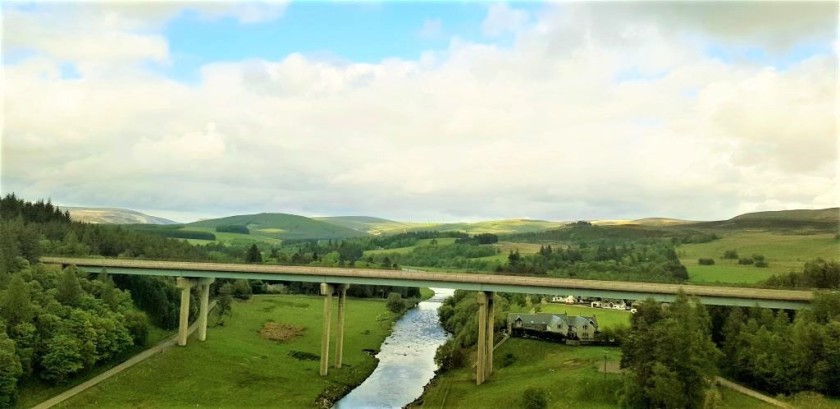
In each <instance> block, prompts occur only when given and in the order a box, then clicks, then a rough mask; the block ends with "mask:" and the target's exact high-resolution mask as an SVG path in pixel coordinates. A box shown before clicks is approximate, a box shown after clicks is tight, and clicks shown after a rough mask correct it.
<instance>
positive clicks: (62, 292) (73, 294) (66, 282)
mask: <svg viewBox="0 0 840 409" xmlns="http://www.w3.org/2000/svg"><path fill="white" fill-rule="evenodd" d="M56 289H57V290H58V292H57V293H56V294H55V298H56V299H57V300H58V302H60V303H62V304H64V305H71V306H75V305H78V304H79V301H81V299H82V293H83V291H82V286H81V285H80V284H79V277H78V276H77V275H76V267H75V266H70V267H67V268H65V269H64V272H63V273H62V274H61V278H60V279H59V280H58V284H57V286H56Z"/></svg>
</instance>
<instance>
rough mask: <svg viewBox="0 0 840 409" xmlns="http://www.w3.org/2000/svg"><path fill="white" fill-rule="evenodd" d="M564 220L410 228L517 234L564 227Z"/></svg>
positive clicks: (416, 228) (525, 220)
mask: <svg viewBox="0 0 840 409" xmlns="http://www.w3.org/2000/svg"><path fill="white" fill-rule="evenodd" d="M565 224H566V223H564V222H550V221H546V220H533V219H508V220H488V221H481V222H473V223H440V224H424V225H421V226H418V227H413V228H411V229H409V230H415V231H417V230H437V231H463V232H466V233H469V234H479V233H493V234H516V233H530V232H539V231H545V230H550V229H556V228H559V227H563V226H564V225H565Z"/></svg>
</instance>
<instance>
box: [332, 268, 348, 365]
mask: <svg viewBox="0 0 840 409" xmlns="http://www.w3.org/2000/svg"><path fill="white" fill-rule="evenodd" d="M349 287H350V285H349V284H341V285H339V286H338V328H336V334H335V367H336V368H341V363H342V361H343V360H344V310H345V304H346V303H347V289H348V288H349Z"/></svg>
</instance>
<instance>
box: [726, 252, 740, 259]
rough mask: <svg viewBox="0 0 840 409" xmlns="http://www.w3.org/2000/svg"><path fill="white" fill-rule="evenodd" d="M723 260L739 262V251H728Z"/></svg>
mask: <svg viewBox="0 0 840 409" xmlns="http://www.w3.org/2000/svg"><path fill="white" fill-rule="evenodd" d="M723 258H725V259H731V260H737V259H738V251H737V250H726V251H724V252H723Z"/></svg>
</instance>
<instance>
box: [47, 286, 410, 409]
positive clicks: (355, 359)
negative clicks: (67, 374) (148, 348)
mask: <svg viewBox="0 0 840 409" xmlns="http://www.w3.org/2000/svg"><path fill="white" fill-rule="evenodd" d="M333 308H335V305H334V306H333ZM233 312H234V315H233V317H232V318H229V319H227V320H226V321H225V325H224V326H215V327H212V328H208V334H207V341H206V342H199V341H197V340H196V339H194V338H191V339H190V341H189V343H188V345H187V346H186V347H184V348H174V349H172V350H170V351H168V352H166V353H164V354H160V355H158V356H155V357H152V358H150V359H148V360H147V361H145V362H143V363H141V364H138V365H136V366H135V367H132V368H131V369H129V370H126V371H125V372H123V373H120V374H118V375H116V376H114V377H113V378H111V379H109V380H107V381H104V382H102V383H100V384H99V385H97V386H95V387H93V388H91V389H89V390H87V391H85V392H84V393H82V394H79V395H77V396H76V397H74V398H72V399H70V400H68V401H66V402H65V403H64V404H63V405H61V406H59V407H63V408H75V407H91V406H97V407H113V408H123V407H134V408H145V407H148V408H153V407H154V408H159V407H187V406H189V407H196V406H199V407H231V408H233V407H237V408H239V407H287V408H306V407H315V406H316V400H318V399H319V397H320V398H326V399H327V400H328V401H329V400H331V399H334V398H336V397H338V396H340V395H341V394H343V392H344V391H345V390H346V389H348V388H351V387H352V386H355V385H357V384H359V383H361V382H362V381H363V380H364V379H365V378H366V377H367V376H368V375H369V374H370V373H371V372H372V371H373V369H374V368H375V366H376V361H375V359H374V358H373V357H372V355H371V354H369V353H367V352H365V350H374V351H375V350H378V349H379V346H380V344H381V343H382V341H383V340H384V339H385V337H386V336H387V335H388V333H389V331H390V327H391V324H392V322H393V320H394V318H395V316H394V315H393V314H392V313H390V312H388V311H387V310H386V309H385V303H384V302H383V301H382V300H364V299H348V302H347V312H346V326H345V344H344V351H345V353H344V362H345V364H344V366H343V368H341V369H335V368H333V367H332V362H331V368H330V373H329V375H328V376H326V377H321V376H320V375H319V373H318V372H319V371H318V370H319V361H318V355H319V354H320V345H321V323H322V321H321V316H322V313H323V298H322V297H317V296H297V295H282V296H254V297H253V298H252V299H250V300H248V301H245V302H237V303H235V305H234V309H233ZM333 317H335V314H333ZM269 321H275V322H277V323H283V324H290V325H293V326H300V327H303V332H302V334H300V336H298V337H296V338H293V339H290V340H288V341H272V340H268V339H265V338H263V337H261V336H260V329H261V328H262V327H263V325H264V324H265V323H266V322H269ZM213 322H215V320H214V319H213V318H211V323H213ZM333 328H335V326H333ZM333 351H334V346H333V345H331V351H330V354H331V358H332V354H333Z"/></svg>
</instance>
